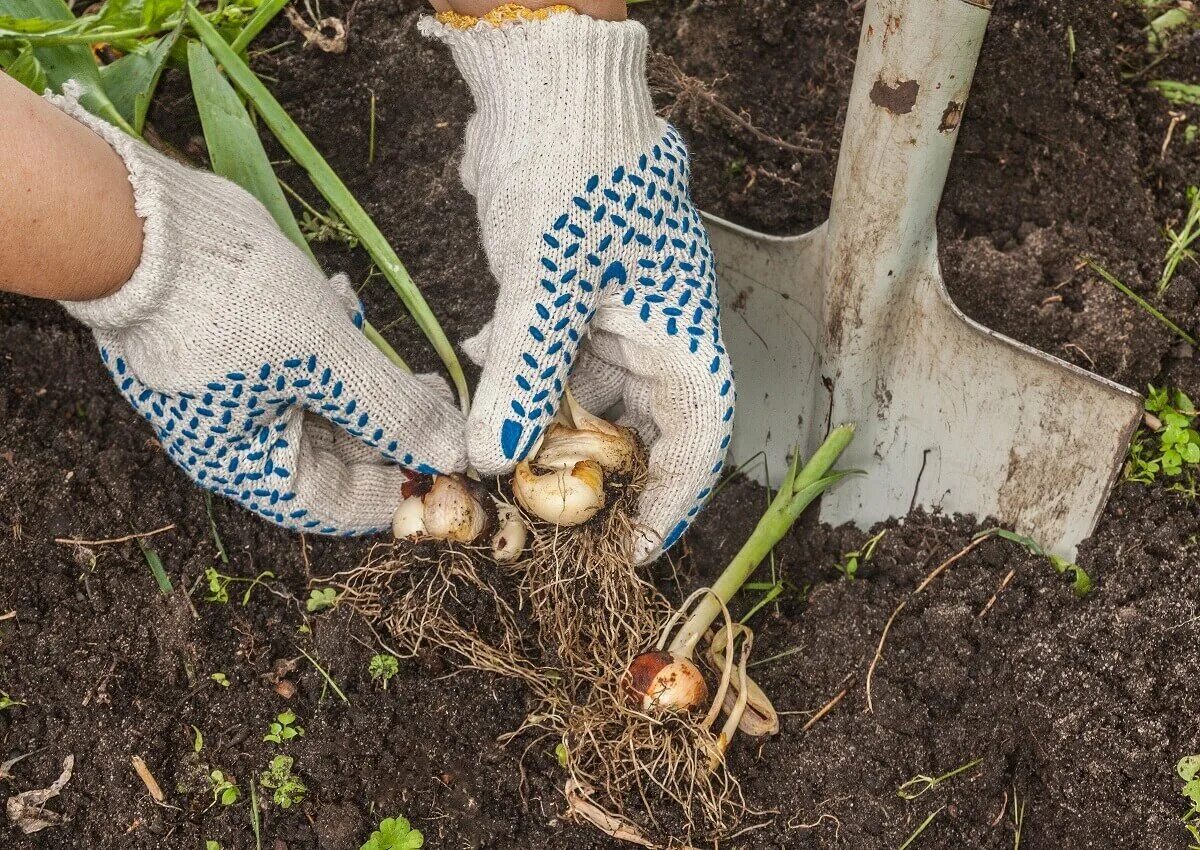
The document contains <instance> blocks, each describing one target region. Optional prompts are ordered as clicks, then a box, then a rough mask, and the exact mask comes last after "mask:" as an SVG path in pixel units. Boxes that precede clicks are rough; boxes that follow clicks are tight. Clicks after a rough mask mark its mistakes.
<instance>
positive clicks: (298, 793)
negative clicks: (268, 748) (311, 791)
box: [258, 756, 308, 809]
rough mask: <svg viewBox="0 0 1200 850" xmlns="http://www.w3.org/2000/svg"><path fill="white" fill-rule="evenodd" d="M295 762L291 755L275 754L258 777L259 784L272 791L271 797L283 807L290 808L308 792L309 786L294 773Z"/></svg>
mask: <svg viewBox="0 0 1200 850" xmlns="http://www.w3.org/2000/svg"><path fill="white" fill-rule="evenodd" d="M295 763H296V761H295V759H293V758H292V757H291V756H275V758H273V759H271V764H270V765H269V766H268V767H267V769H266V770H264V771H263V772H262V773H261V774H259V777H258V784H259V785H261V786H262V787H263V788H266V789H267V790H268V791H271V792H272V795H271V799H272V800H274V801H275V805H277V806H279V808H281V809H290V808H291V807H292V806H293V805H295V804H296V803H299V802H300V801H301V800H303V799H304V795H305V794H307V793H308V788H307V786H305V784H304V783H303V782H301V781H300V777H298V776H296V774H294V773H292V765H294V764H295Z"/></svg>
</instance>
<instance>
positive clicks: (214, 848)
mask: <svg viewBox="0 0 1200 850" xmlns="http://www.w3.org/2000/svg"><path fill="white" fill-rule="evenodd" d="M204 850H221V845H220V844H218V843H217V842H216V841H213V840H212V839H211V838H210V839H208V840H207V841H205V842H204Z"/></svg>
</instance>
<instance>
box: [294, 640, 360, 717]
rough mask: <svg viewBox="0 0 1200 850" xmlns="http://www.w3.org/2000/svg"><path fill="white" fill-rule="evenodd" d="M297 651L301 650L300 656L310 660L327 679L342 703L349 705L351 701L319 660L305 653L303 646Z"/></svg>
mask: <svg viewBox="0 0 1200 850" xmlns="http://www.w3.org/2000/svg"><path fill="white" fill-rule="evenodd" d="M296 649H298V650H300V654H301V655H303V656H304V657H305V658H307V659H308V660H309V662H311V663H312V666H314V667H316V668H317V672H318V673H320V674H321V675H322V676H324V677H325V681H326V682H328V683H329V686H330V687H331V688H333V691H334V693H336V694H337V695H338V696H339V697H341V700H342V702H344V703H346V705H349V704H350V700H349V699H348V698H347V697H346V695H345V694H344V693H342V689H341V688H339V687H338V685H337V682H335V681H333V677H332V676H330V675H329V674H328V673H327V672H325V668H324V667H322V666H321V665H320V664H318V663H317V659H315V658H313V657H312V656H311V655H309V654H308V653H307V652H305V651H304V647H302V646H298V647H296Z"/></svg>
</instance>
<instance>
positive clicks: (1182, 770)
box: [1175, 755, 1200, 782]
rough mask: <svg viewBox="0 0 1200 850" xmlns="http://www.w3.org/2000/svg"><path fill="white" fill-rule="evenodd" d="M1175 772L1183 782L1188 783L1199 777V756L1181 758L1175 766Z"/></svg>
mask: <svg viewBox="0 0 1200 850" xmlns="http://www.w3.org/2000/svg"><path fill="white" fill-rule="evenodd" d="M1175 772H1176V773H1177V774H1179V778H1180V779H1182V780H1183V781H1184V782H1190V781H1192V780H1193V779H1195V778H1196V777H1197V776H1200V755H1194V756H1184V757H1183V758H1181V759H1180V760H1179V762H1178V763H1177V764H1176V765H1175Z"/></svg>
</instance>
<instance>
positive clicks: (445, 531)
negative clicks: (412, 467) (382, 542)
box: [392, 473, 488, 543]
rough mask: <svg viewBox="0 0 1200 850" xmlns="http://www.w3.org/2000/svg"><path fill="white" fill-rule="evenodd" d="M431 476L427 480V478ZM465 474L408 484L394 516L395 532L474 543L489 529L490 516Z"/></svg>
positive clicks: (411, 537) (410, 536)
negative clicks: (428, 483) (406, 493)
mask: <svg viewBox="0 0 1200 850" xmlns="http://www.w3.org/2000/svg"><path fill="white" fill-rule="evenodd" d="M427 480H428V479H426V481H427ZM476 489H477V487H476V486H475V485H474V482H472V481H471V480H470V479H468V478H467V477H466V476H465V475H460V474H458V473H455V474H453V475H437V476H434V479H433V483H432V485H426V484H425V483H420V484H416V483H414V484H413V486H411V487H408V488H407V490H408V492H410V493H411V495H409V496H407V498H405V499H404V500H403V501H402V502H401V503H400V507H398V508H397V509H396V513H395V515H394V516H393V517H392V534H394V535H395V536H396V537H398V538H403V539H406V540H419V539H422V538H426V537H431V538H433V539H434V540H452V541H454V542H455V543H473V542H475V540H476V539H477V538H478V537H479V536H480V535H481V534H483V532H484V531H485V530H486V528H487V524H488V515H487V512H486V511H485V510H484V507H483V504H482V502H481V501H480V500H479V498H478V497H477V495H476V492H475V491H476Z"/></svg>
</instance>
